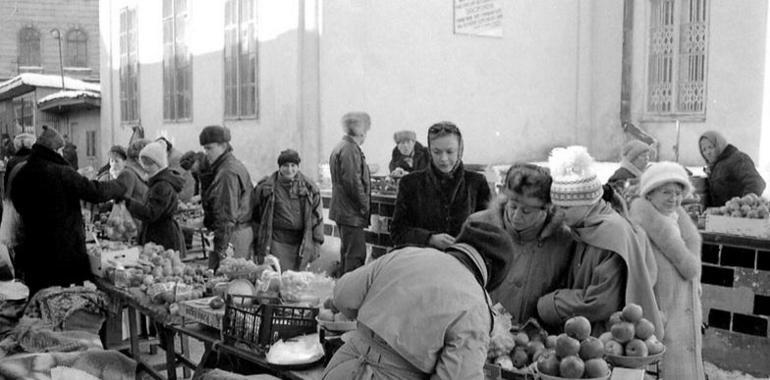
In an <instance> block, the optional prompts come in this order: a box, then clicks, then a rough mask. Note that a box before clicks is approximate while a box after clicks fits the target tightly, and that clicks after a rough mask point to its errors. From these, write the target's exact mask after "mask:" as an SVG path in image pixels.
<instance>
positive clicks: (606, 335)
mask: <svg viewBox="0 0 770 380" xmlns="http://www.w3.org/2000/svg"><path fill="white" fill-rule="evenodd" d="M599 340H601V341H602V343H604V344H607V342H609V341H611V340H612V333H611V332H609V331H605V332H603V333H602V335H599Z"/></svg>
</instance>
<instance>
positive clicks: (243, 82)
mask: <svg viewBox="0 0 770 380" xmlns="http://www.w3.org/2000/svg"><path fill="white" fill-rule="evenodd" d="M256 8H257V7H256V0H226V1H225V62H224V64H225V73H224V75H225V116H226V117H228V118H239V117H257V111H258V107H257V103H258V92H257V91H258V90H257V72H258V71H257V9H256Z"/></svg>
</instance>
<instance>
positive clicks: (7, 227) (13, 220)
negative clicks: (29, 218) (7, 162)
mask: <svg viewBox="0 0 770 380" xmlns="http://www.w3.org/2000/svg"><path fill="white" fill-rule="evenodd" d="M26 163H27V162H26V161H22V162H20V163H18V164H17V165H16V166H14V167H13V170H11V173H10V174H9V175H8V188H7V189H5V195H4V196H3V217H2V220H0V244H3V245H5V246H6V247H8V248H13V247H15V246H17V245H19V243H21V241H22V240H23V236H22V235H23V232H22V225H21V216H20V215H19V212H18V211H16V207H14V205H13V202H12V201H11V196H10V194H11V188H12V187H13V180H14V178H15V177H16V174H17V173H19V170H21V168H22V167H24V165H26Z"/></svg>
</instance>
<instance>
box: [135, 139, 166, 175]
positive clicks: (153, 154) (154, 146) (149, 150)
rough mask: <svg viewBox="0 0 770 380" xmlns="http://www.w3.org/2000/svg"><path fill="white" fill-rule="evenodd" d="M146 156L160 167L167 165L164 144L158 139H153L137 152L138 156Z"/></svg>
mask: <svg viewBox="0 0 770 380" xmlns="http://www.w3.org/2000/svg"><path fill="white" fill-rule="evenodd" d="M142 157H147V158H149V159H150V160H153V161H155V163H156V164H158V165H159V166H160V167H161V168H165V167H168V153H167V152H166V144H164V143H162V142H160V141H153V142H151V143H149V144H147V146H145V147H144V148H142V150H141V151H140V152H139V158H142Z"/></svg>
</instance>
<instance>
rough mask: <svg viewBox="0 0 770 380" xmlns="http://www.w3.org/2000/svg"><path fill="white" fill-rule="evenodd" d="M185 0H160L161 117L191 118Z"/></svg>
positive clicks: (189, 59) (190, 84)
mask: <svg viewBox="0 0 770 380" xmlns="http://www.w3.org/2000/svg"><path fill="white" fill-rule="evenodd" d="M189 11H190V9H189V1H188V0H163V119H164V120H167V121H178V120H189V119H191V118H192V112H191V108H190V107H191V104H192V56H191V55H190V49H189V47H188V44H187V25H188V20H189V17H188V16H189Z"/></svg>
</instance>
